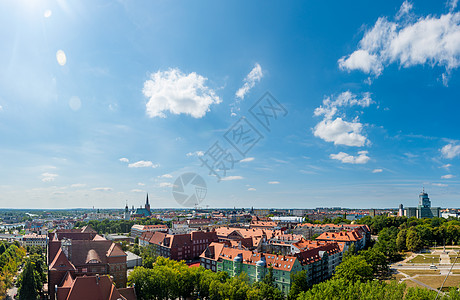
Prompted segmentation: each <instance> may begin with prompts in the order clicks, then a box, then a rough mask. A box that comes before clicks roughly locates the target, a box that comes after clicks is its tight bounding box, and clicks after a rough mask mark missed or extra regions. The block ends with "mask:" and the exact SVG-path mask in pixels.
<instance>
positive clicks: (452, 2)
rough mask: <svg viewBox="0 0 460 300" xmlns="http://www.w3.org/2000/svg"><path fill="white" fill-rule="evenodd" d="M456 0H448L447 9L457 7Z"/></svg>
mask: <svg viewBox="0 0 460 300" xmlns="http://www.w3.org/2000/svg"><path fill="white" fill-rule="evenodd" d="M457 3H458V0H448V1H447V3H446V4H447V6H448V7H449V11H450V12H452V11H454V10H455V9H456V8H457Z"/></svg>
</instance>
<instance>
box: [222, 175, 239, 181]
mask: <svg viewBox="0 0 460 300" xmlns="http://www.w3.org/2000/svg"><path fill="white" fill-rule="evenodd" d="M240 179H243V177H242V176H227V177H223V178H222V181H230V180H240Z"/></svg>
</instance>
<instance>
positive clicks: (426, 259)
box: [408, 255, 440, 264]
mask: <svg viewBox="0 0 460 300" xmlns="http://www.w3.org/2000/svg"><path fill="white" fill-rule="evenodd" d="M439 261H440V260H439V255H417V256H416V257H414V258H413V259H411V260H409V261H408V262H409V263H412V264H438V263H439Z"/></svg>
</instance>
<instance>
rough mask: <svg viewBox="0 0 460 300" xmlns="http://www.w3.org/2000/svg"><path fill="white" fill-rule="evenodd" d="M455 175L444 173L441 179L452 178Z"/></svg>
mask: <svg viewBox="0 0 460 300" xmlns="http://www.w3.org/2000/svg"><path fill="white" fill-rule="evenodd" d="M454 177H455V176H454V175H452V174H447V175H443V176H441V179H451V178H454Z"/></svg>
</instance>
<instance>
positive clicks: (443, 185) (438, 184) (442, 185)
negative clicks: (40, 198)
mask: <svg viewBox="0 0 460 300" xmlns="http://www.w3.org/2000/svg"><path fill="white" fill-rule="evenodd" d="M432 185H434V186H439V187H446V186H449V185H448V184H444V183H432Z"/></svg>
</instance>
